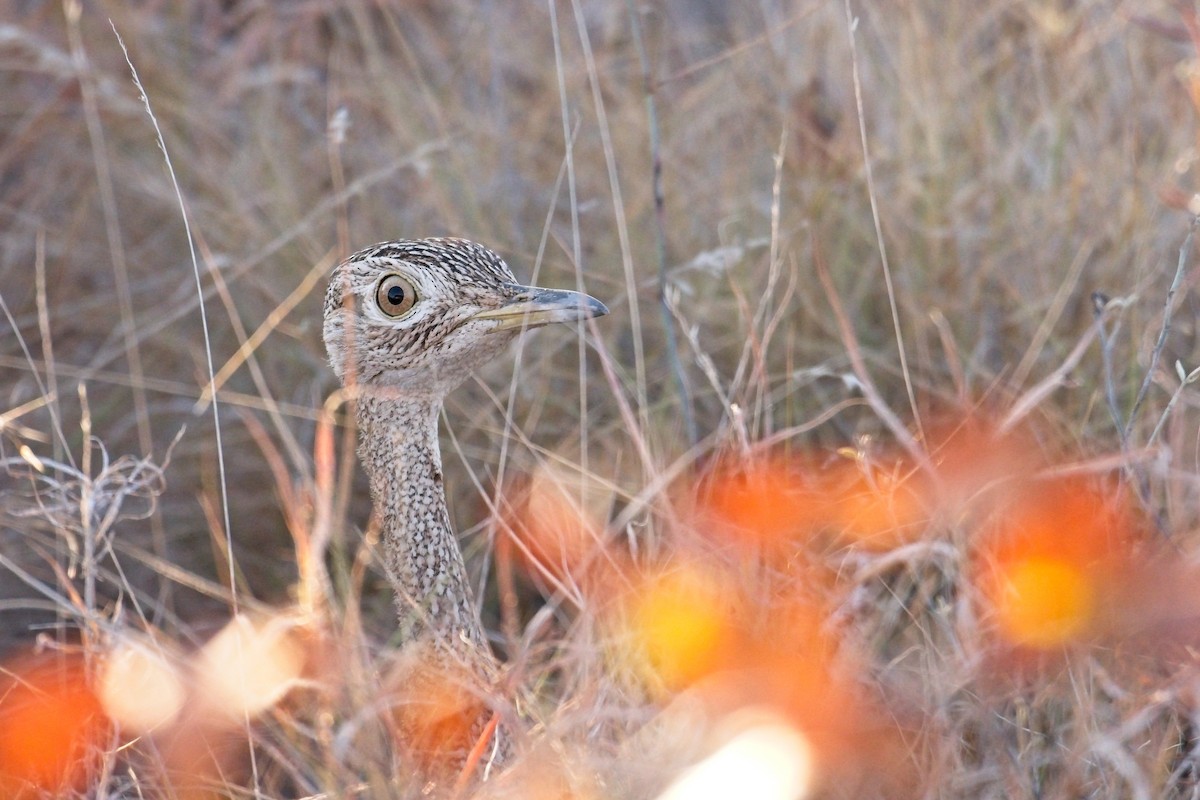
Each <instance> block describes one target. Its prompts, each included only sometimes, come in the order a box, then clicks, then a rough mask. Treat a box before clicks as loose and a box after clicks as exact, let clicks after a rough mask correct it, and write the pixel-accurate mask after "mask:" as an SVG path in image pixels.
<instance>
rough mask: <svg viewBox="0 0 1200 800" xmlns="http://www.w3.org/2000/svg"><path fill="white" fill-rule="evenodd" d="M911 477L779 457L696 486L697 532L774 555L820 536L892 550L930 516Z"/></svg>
mask: <svg viewBox="0 0 1200 800" xmlns="http://www.w3.org/2000/svg"><path fill="white" fill-rule="evenodd" d="M910 472H911V471H907V470H906V471H904V472H902V471H901V468H900V465H899V464H896V465H890V466H886V467H885V466H873V465H869V464H866V463H864V462H863V461H862V460H861V459H858V458H855V459H854V460H853V461H847V460H842V461H839V462H837V463H834V464H832V465H830V466H826V467H824V468H822V467H819V466H817V465H816V464H814V463H810V462H809V461H807V460H804V459H792V460H788V459H783V458H776V457H766V458H756V459H750V460H746V461H741V462H737V463H731V464H724V465H722V466H720V467H718V468H717V469H715V470H714V471H713V472H712V473H711V474H709V475H708V476H706V477H705V478H704V479H703V480H702V481H701V482H700V483H699V484H698V486H697V491H696V503H695V510H696V520H695V522H694V527H696V528H697V530H699V531H702V532H707V533H714V534H716V535H717V536H719V537H720V538H723V539H725V540H728V541H731V542H733V543H735V544H738V545H740V546H749V547H753V548H756V549H762V548H765V549H766V550H768V551H778V550H780V549H785V550H786V548H788V547H794V546H795V545H796V544H798V543H800V542H803V541H804V540H806V539H808V538H809V537H811V536H813V535H814V534H817V533H820V532H828V533H830V534H833V535H836V536H840V537H846V538H849V539H851V540H853V541H854V542H855V543H857V544H860V545H866V546H870V547H888V546H893V545H895V544H897V543H898V542H899V541H903V540H904V539H906V538H907V537H910V536H911V535H912V534H913V532H914V531H918V530H920V525H921V524H922V523H924V522H926V521H927V519H928V517H929V514H928V512H927V510H926V504H927V498H926V495H927V492H926V490H925V487H924V484H923V482H921V481H919V480H918V479H917V478H916V477H915V476H914V475H912V474H909V473H910Z"/></svg>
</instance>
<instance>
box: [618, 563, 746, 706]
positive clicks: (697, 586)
mask: <svg viewBox="0 0 1200 800" xmlns="http://www.w3.org/2000/svg"><path fill="white" fill-rule="evenodd" d="M737 601H738V597H737V594H736V592H735V591H734V590H733V588H732V587H731V586H729V585H728V584H727V583H726V581H724V579H723V576H721V575H720V574H719V573H716V572H714V571H708V570H704V569H703V568H701V567H700V566H698V565H695V564H691V563H686V562H684V563H681V564H678V565H675V566H673V567H672V568H670V569H668V570H665V571H663V572H662V573H660V574H658V575H653V576H651V577H649V578H648V579H647V580H646V581H645V582H644V583H642V584H641V585H639V586H638V587H637V588H636V589H635V590H634V591H633V592H632V593H631V594H630V597H629V600H628V606H629V614H630V624H631V626H632V633H633V637H634V641H635V647H636V648H637V651H638V652H639V653H640V655H642V656H643V657H644V658H645V659H646V662H645V666H646V668H647V670H648V671H649V672H650V673H651V675H650V677H656V678H658V679H659V680H661V682H662V684H663V686H664V688H666V689H667V690H668V691H678V690H680V689H683V688H685V687H687V686H689V685H690V684H692V683H694V682H696V681H698V680H700V679H702V678H704V677H706V676H708V675H710V674H712V673H713V672H715V671H717V670H719V669H724V668H727V667H728V666H729V664H730V663H731V659H732V658H734V657H735V656H736V654H737V653H738V652H740V651H741V649H742V648H741V642H740V641H739V639H740V638H741V637H742V634H743V631H742V628H741V625H740V621H739V620H737V619H736V618H735V616H734V614H735V612H734V608H733V605H734V603H736V602H737Z"/></svg>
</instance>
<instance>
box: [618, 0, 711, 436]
mask: <svg viewBox="0 0 1200 800" xmlns="http://www.w3.org/2000/svg"><path fill="white" fill-rule="evenodd" d="M625 7H626V9H627V11H628V13H629V24H630V27H631V28H632V30H633V42H634V46H635V47H636V48H637V53H638V60H639V61H640V62H641V65H642V91H643V92H644V93H645V96H646V122H647V125H648V126H649V128H650V164H651V176H652V178H651V181H652V191H653V193H654V245H655V247H654V249H655V255H656V256H657V258H658V306H659V311H660V312H661V314H662V325H663V334H664V335H665V337H666V347H667V363H668V364H670V365H671V376H672V377H673V378H674V381H675V391H676V392H678V393H679V406H680V411H681V412H682V414H683V430H684V432H685V433H686V435H687V441H688V445H689V446H690V447H695V446H696V444H697V442H699V440H700V433H699V431H698V430H697V428H696V416H695V410H694V409H693V407H692V392H691V389H690V388H689V386H688V380H687V373H686V372H685V371H684V369H683V362H682V361H680V360H679V341H678V337H677V336H676V333H675V322H674V320H673V319H672V318H671V308H670V304H669V303H668V302H667V284H668V279H667V199H666V195H665V193H664V192H663V161H662V139H661V135H660V133H659V128H658V107H657V105H656V103H655V96H654V95H655V91H656V87H655V83H654V80H653V79H652V78H651V77H650V59H649V58H648V57H647V55H646V45H645V42H644V41H643V40H642V26H641V23H640V21H639V19H638V10H637V8H636V7H635V5H634V3H633V0H625Z"/></svg>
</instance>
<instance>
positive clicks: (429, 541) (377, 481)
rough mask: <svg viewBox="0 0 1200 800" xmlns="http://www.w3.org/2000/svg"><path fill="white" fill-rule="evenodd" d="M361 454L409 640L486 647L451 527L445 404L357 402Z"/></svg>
mask: <svg viewBox="0 0 1200 800" xmlns="http://www.w3.org/2000/svg"><path fill="white" fill-rule="evenodd" d="M357 404H358V429H359V431H358V433H359V448H358V455H359V458H360V459H361V460H362V464H363V468H364V469H365V470H366V472H367V474H368V476H369V477H370V481H371V499H372V500H373V501H374V504H375V513H376V515H377V516H378V517H379V522H380V529H381V530H382V532H383V537H384V539H383V551H384V553H385V554H386V558H387V567H388V571H389V573H390V575H391V577H392V579H393V580H395V581H396V583H397V587H396V588H397V593H396V606H397V611H398V612H399V619H400V633H401V636H402V637H403V639H404V640H405V641H413V640H415V639H418V638H421V637H425V636H426V635H428V636H429V637H430V638H431V639H432V640H433V641H434V642H435V643H438V644H441V645H446V646H450V647H451V648H454V649H458V647H459V646H460V645H461V644H463V643H468V644H470V645H473V646H475V647H477V648H479V649H480V650H481V651H483V650H486V642H485V639H484V635H483V630H482V628H481V627H480V623H479V617H478V614H477V612H476V610H475V608H474V599H473V598H474V593H473V592H472V591H471V585H470V582H469V581H468V579H467V571H466V567H465V566H464V565H463V558H462V555H461V553H460V551H459V547H458V542H457V540H456V539H455V536H454V532H453V530H452V529H451V527H450V519H449V514H448V513H447V511H446V498H445V492H444V490H443V488H442V458H441V453H440V450H439V447H438V411H439V409H440V408H441V401H440V400H435V399H431V398H418V399H413V398H409V397H404V396H388V395H386V394H374V395H373V394H366V395H364V396H361V397H359V398H358V401H357Z"/></svg>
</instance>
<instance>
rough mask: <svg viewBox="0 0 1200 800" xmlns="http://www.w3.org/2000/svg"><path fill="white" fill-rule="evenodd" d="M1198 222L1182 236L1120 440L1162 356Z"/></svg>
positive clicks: (1136, 412) (1190, 226)
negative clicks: (1151, 345)
mask: <svg viewBox="0 0 1200 800" xmlns="http://www.w3.org/2000/svg"><path fill="white" fill-rule="evenodd" d="M1198 224H1200V217H1192V220H1191V224H1189V225H1188V234H1187V237H1186V238H1184V240H1183V244H1182V245H1181V246H1180V248H1179V261H1178V263H1177V264H1176V266H1175V277H1174V278H1173V279H1172V280H1171V287H1170V288H1169V289H1167V300H1166V302H1165V303H1164V304H1163V321H1162V328H1160V329H1159V331H1158V341H1157V342H1155V344H1154V350H1152V351H1151V352H1150V365H1149V367H1147V369H1146V376H1145V377H1144V378H1142V385H1141V387H1140V388H1139V389H1138V393H1137V399H1135V400H1134V401H1133V408H1131V409H1130V410H1129V419H1127V420H1126V421H1125V427H1124V428H1123V429H1122V431H1121V439H1122V441H1125V440H1127V439H1128V438H1129V432H1130V429H1131V428H1132V427H1133V423H1134V421H1135V420H1136V419H1137V415H1138V412H1139V411H1141V409H1142V403H1143V402H1145V400H1146V395H1147V394H1148V393H1149V391H1150V384H1151V383H1152V382H1153V381H1154V371H1155V369H1157V368H1158V360H1159V358H1160V357H1161V356H1162V351H1163V347H1164V346H1165V345H1166V343H1167V335H1168V334H1169V333H1170V332H1171V313H1172V311H1173V310H1174V307H1175V293H1176V292H1177V291H1178V290H1179V286H1180V284H1181V283H1183V274H1184V272H1185V267H1186V266H1187V261H1188V256H1189V255H1191V252H1192V238H1193V237H1194V236H1195V235H1196V226H1197V225H1198Z"/></svg>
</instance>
